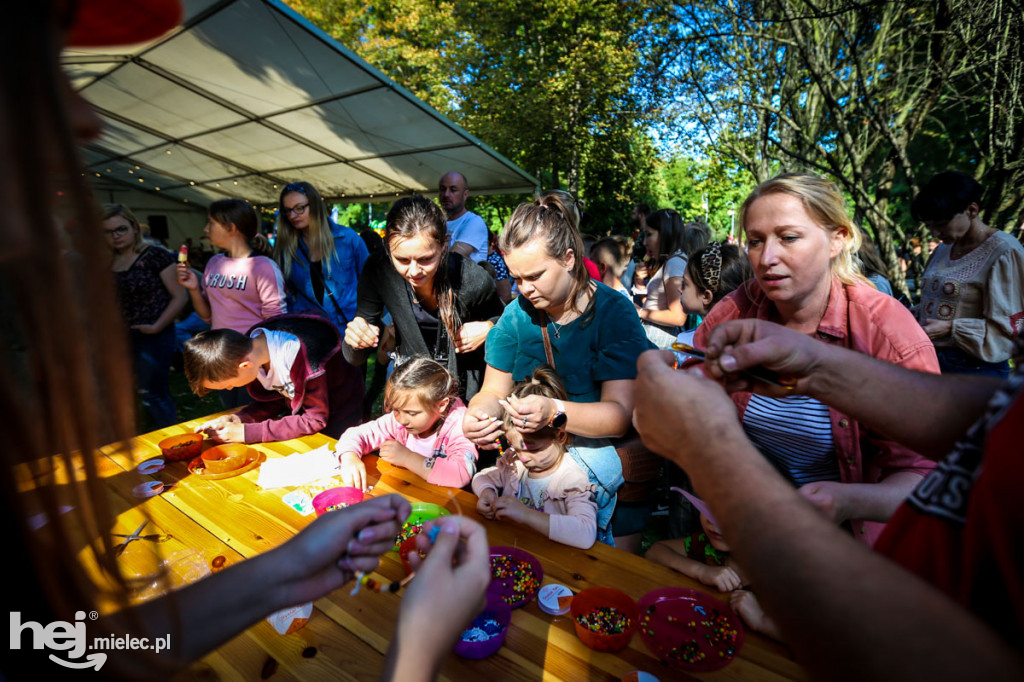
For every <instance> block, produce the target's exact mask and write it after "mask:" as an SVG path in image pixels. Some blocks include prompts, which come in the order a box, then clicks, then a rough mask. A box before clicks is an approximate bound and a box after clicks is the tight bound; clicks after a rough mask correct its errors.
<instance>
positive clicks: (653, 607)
mask: <svg viewBox="0 0 1024 682" xmlns="http://www.w3.org/2000/svg"><path fill="white" fill-rule="evenodd" d="M637 606H638V608H639V611H640V639H642V640H643V641H644V644H645V645H647V648H648V649H650V650H651V653H652V654H654V655H655V656H657V657H658V658H660V659H661V660H663V661H666V662H667V663H671V664H672V665H675V666H678V667H680V668H682V669H683V670H689V671H693V672H705V671H708V670H717V669H718V668H721V667H723V666H726V665H728V664H729V663H731V662H732V661H733V660H734V659H735V658H736V656H737V655H738V654H739V651H740V649H741V648H742V647H743V625H742V623H741V622H740V618H739V616H737V615H736V612H735V611H733V610H732V609H731V608H729V605H728V604H726V603H724V602H722V601H720V600H718V599H715V598H714V597H712V596H711V595H710V594H707V593H705V592H701V591H700V590H693V589H690V588H687V587H660V588H658V589H656V590H651V591H650V592H648V593H647V594H645V595H644V596H642V597H640V601H639V602H638V604H637ZM705 622H712V623H713V625H712V627H710V628H709V627H707V626H706V625H704V623H705ZM691 623H693V625H691ZM716 630H717V631H716ZM698 651H699V652H700V653H699V654H697V652H698ZM697 655H700V656H702V658H700V659H699V660H694V661H688V660H686V659H687V658H696V656H697Z"/></svg>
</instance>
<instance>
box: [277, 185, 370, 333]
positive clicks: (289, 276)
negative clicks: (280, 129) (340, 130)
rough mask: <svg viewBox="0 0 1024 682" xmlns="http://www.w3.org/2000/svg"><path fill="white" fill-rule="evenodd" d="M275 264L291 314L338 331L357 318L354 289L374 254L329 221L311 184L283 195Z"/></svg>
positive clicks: (287, 187)
mask: <svg viewBox="0 0 1024 682" xmlns="http://www.w3.org/2000/svg"><path fill="white" fill-rule="evenodd" d="M277 208H278V210H277V240H276V241H275V242H274V259H275V260H276V261H277V264H278V265H280V266H281V271H282V272H283V273H284V279H285V287H286V291H287V293H288V311H289V312H292V313H306V312H311V313H314V314H316V315H321V316H324V317H326V318H327V319H329V320H331V321H332V322H333V323H334V326H336V327H337V328H338V329H339V330H340V331H342V332H344V331H345V326H346V325H347V324H348V323H349V322H350V321H351V320H352V318H353V317H355V314H356V284H357V283H358V282H359V275H360V273H362V271H363V264H364V263H365V262H366V259H367V258H368V257H369V255H370V253H369V251H367V249H366V244H365V243H364V242H363V240H362V239H360V238H359V235H358V234H357V233H356V231H355V230H353V229H351V228H349V227H345V226H343V225H338V224H337V223H335V222H334V221H333V220H331V217H330V214H329V213H328V211H327V205H326V204H325V203H324V200H323V198H321V196H320V193H319V192H318V191H317V190H316V188H315V187H313V185H311V184H309V183H308V182H292V183H289V184H287V185H285V186H284V189H282V190H281V197H280V200H279V201H278V207H277Z"/></svg>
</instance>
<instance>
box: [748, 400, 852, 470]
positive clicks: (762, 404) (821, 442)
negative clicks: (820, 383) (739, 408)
mask: <svg viewBox="0 0 1024 682" xmlns="http://www.w3.org/2000/svg"><path fill="white" fill-rule="evenodd" d="M743 430H744V431H745V432H746V434H747V437H748V438H750V441H751V442H752V443H753V444H754V445H755V446H757V449H758V450H760V451H761V454H762V455H764V456H765V457H766V458H767V459H768V461H769V462H771V463H772V465H774V466H775V468H776V469H778V471H779V473H780V474H782V475H783V476H784V477H785V478H786V480H788V481H789V482H791V483H793V485H795V486H797V487H800V486H802V485H804V484H805V483H811V482H813V481H839V480H841V479H840V476H839V461H838V460H837V459H836V451H835V446H834V444H833V441H832V423H831V420H830V419H829V413H828V407H827V406H825V405H824V404H822V403H820V402H819V401H817V400H815V399H814V398H809V397H807V396H802V395H794V396H787V397H785V398H767V397H765V396H761V395H752V396H751V397H750V403H749V404H748V405H747V411H746V412H745V413H744V415H743Z"/></svg>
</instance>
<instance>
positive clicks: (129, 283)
mask: <svg viewBox="0 0 1024 682" xmlns="http://www.w3.org/2000/svg"><path fill="white" fill-rule="evenodd" d="M103 233H104V235H105V236H106V239H107V246H109V247H110V252H111V259H110V268H111V269H112V270H113V271H114V276H115V279H116V281H117V296H118V301H119V302H120V304H121V313H122V315H123V316H124V321H125V323H126V324H127V325H128V328H129V331H130V334H131V343H132V360H133V364H134V366H135V378H136V386H137V390H138V392H139V396H140V397H141V398H142V404H143V406H144V407H145V408H146V411H147V413H148V414H149V416H150V419H151V420H152V422H153V427H154V428H163V427H165V426H170V425H171V424H173V423H175V422H176V421H178V415H177V411H176V409H175V407H174V401H173V400H172V399H171V391H170V386H169V384H168V381H169V377H170V368H171V361H172V360H173V358H174V318H175V317H177V316H178V313H180V312H181V310H182V308H184V307H185V303H186V301H188V292H186V291H185V289H183V288H182V287H181V285H179V284H178V276H177V272H176V271H175V263H176V260H175V256H174V254H173V253H171V252H170V251H168V250H167V249H165V248H163V247H161V246H152V245H150V244H147V243H146V242H145V241H144V240H143V238H142V228H141V226H140V225H139V221H138V220H137V219H136V218H135V215H134V214H133V213H132V212H131V210H129V209H128V207H126V206H122V205H121V204H107V205H106V206H104V207H103Z"/></svg>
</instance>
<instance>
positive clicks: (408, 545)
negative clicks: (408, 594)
mask: <svg viewBox="0 0 1024 682" xmlns="http://www.w3.org/2000/svg"><path fill="white" fill-rule="evenodd" d="M417 537H419V533H417V534H416V535H413V536H412V537H409V538H406V539H405V540H402V544H400V545H399V546H398V558H399V559H401V560H402V566H404V567H405V574H406V575H409V574H410V573H412V566H410V565H409V555H410V554H412V553H413V552H415V551H416V538H417Z"/></svg>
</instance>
